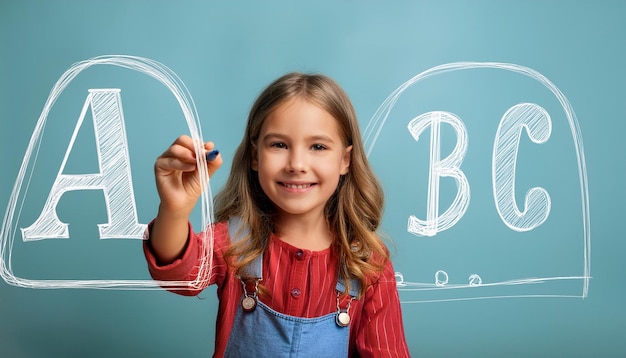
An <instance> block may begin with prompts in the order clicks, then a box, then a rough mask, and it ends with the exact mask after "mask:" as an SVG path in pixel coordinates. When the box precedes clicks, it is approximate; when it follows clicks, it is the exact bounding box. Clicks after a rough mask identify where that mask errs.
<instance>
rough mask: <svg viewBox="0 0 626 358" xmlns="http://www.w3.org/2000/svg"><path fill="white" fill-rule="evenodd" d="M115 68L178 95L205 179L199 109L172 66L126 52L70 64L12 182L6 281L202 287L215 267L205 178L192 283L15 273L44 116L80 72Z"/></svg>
mask: <svg viewBox="0 0 626 358" xmlns="http://www.w3.org/2000/svg"><path fill="white" fill-rule="evenodd" d="M98 65H100V66H102V65H108V66H115V67H121V68H125V69H129V70H133V71H137V72H139V73H142V74H145V75H147V76H150V77H152V78H154V79H156V80H157V81H159V82H161V84H163V85H164V86H166V87H167V88H168V89H169V90H170V92H171V93H172V94H173V95H174V97H175V98H176V100H177V102H178V104H179V105H180V107H181V110H182V112H183V115H184V117H185V121H186V123H187V126H188V127H189V131H190V134H191V137H192V139H193V140H194V143H195V144H194V146H195V148H194V149H195V152H196V157H197V158H198V159H197V163H198V167H199V170H200V173H201V175H204V176H205V177H207V178H208V172H207V166H206V162H205V161H204V160H202V158H204V156H203V146H202V143H203V140H202V135H201V133H202V130H201V125H200V121H199V116H198V112H197V109H196V106H195V103H194V101H193V98H192V96H191V94H190V93H189V91H188V89H187V87H186V86H185V84H184V83H183V82H182V80H181V79H180V78H179V77H178V75H176V73H174V72H173V71H172V70H171V69H169V68H168V67H167V66H165V65H164V64H162V63H159V62H157V61H154V60H151V59H148V58H143V57H137V56H127V55H104V56H98V57H93V58H91V59H88V60H84V61H80V62H77V63H75V64H73V65H72V66H71V67H70V68H69V69H68V70H67V71H65V72H64V73H63V75H62V76H61V77H60V78H59V79H58V80H57V82H56V83H55V85H54V86H53V88H52V89H51V91H50V94H49V95H48V98H47V100H46V102H45V104H44V107H43V110H42V112H41V115H40V116H39V119H38V121H37V124H36V126H35V130H34V131H33V135H32V137H31V139H30V142H29V144H28V147H27V150H26V153H25V155H24V159H23V161H22V165H21V167H20V170H19V172H18V176H17V179H16V181H15V184H14V186H13V190H12V192H11V196H10V198H9V203H8V205H7V210H6V212H5V215H4V218H3V221H2V229H1V231H0V276H1V277H2V278H3V279H4V281H6V282H7V283H8V284H10V285H13V286H18V287H24V288H39V289H58V288H92V289H161V288H163V287H167V288H176V289H189V290H194V289H198V288H201V287H204V286H206V283H207V282H208V280H209V277H210V274H211V268H212V267H213V231H212V225H211V218H212V216H213V204H212V195H211V188H210V185H209V183H208V182H203V190H202V195H201V199H200V201H201V207H202V227H204V228H205V229H204V230H205V231H204V239H203V241H202V245H201V250H202V252H203V255H202V258H201V263H200V267H199V274H198V276H197V277H196V279H195V280H192V281H158V280H63V279H58V280H32V279H28V278H22V277H17V276H15V275H14V273H13V270H12V265H11V251H12V248H13V242H14V238H15V235H16V233H17V231H18V230H17V229H18V228H17V225H16V224H17V223H18V222H19V218H20V215H21V210H22V207H23V205H24V201H25V200H26V193H27V192H28V185H29V182H30V178H31V176H32V174H33V171H34V168H35V164H36V162H37V157H38V152H39V146H40V145H41V139H42V137H43V130H44V128H45V126H46V122H47V120H48V114H49V112H50V111H51V110H52V107H53V106H54V104H55V102H56V101H57V99H58V98H59V96H60V95H61V94H62V93H63V91H64V90H65V89H66V87H67V86H68V85H69V84H70V83H71V82H72V80H73V79H74V78H75V77H76V76H78V75H79V74H80V73H81V72H82V71H84V70H86V69H88V68H90V67H92V66H98Z"/></svg>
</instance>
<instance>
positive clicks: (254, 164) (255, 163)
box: [250, 143, 259, 172]
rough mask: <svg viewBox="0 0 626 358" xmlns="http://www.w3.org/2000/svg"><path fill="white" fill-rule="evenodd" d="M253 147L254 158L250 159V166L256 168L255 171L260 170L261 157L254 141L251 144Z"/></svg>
mask: <svg viewBox="0 0 626 358" xmlns="http://www.w3.org/2000/svg"><path fill="white" fill-rule="evenodd" d="M251 147H252V150H251V152H252V160H251V161H250V163H251V164H250V167H251V168H252V170H254V171H255V172H257V171H259V159H258V158H259V157H258V152H257V150H256V145H255V144H254V143H252V144H251Z"/></svg>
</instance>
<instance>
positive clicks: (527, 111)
mask: <svg viewBox="0 0 626 358" xmlns="http://www.w3.org/2000/svg"><path fill="white" fill-rule="evenodd" d="M472 69H497V70H503V71H509V72H513V73H517V74H520V75H523V76H526V77H529V78H531V79H534V80H535V81H537V82H538V83H540V84H541V85H543V86H544V87H546V88H547V89H548V90H549V91H550V92H551V93H552V94H553V95H554V96H555V97H556V99H557V100H558V101H559V103H560V104H561V107H562V109H563V111H564V114H565V117H566V119H567V122H568V127H569V129H570V132H571V135H572V138H573V141H574V149H575V154H576V163H577V167H578V182H579V185H580V195H581V211H582V226H583V275H582V276H566V277H563V276H559V277H539V278H537V277H533V278H524V279H516V280H508V281H501V282H492V283H485V282H483V280H482V278H481V277H480V276H478V275H477V274H472V275H471V276H470V278H469V280H468V283H466V284H450V283H448V274H447V273H446V272H445V271H443V270H438V271H437V272H436V273H435V280H434V282H428V283H418V282H410V281H407V280H405V277H404V275H403V274H402V273H401V272H397V273H396V283H397V286H398V289H399V290H400V291H419V290H438V289H469V288H474V289H480V288H481V287H493V286H508V285H525V284H536V283H544V282H548V281H567V280H582V292H581V294H580V295H566V294H563V295H558V294H557V295H541V294H538V295H515V296H512V295H509V296H507V295H502V296H477V297H476V296H474V297H471V298H469V297H468V298H450V299H440V300H423V301H403V303H420V302H434V301H459V300H470V299H491V298H504V297H576V298H586V297H587V295H588V291H589V280H590V278H591V276H590V270H591V230H590V215H589V190H588V180H587V168H586V161H585V153H584V148H583V140H582V134H581V130H580V126H579V124H578V119H577V118H576V114H575V113H574V109H573V108H572V106H571V104H570V102H569V100H568V99H567V98H566V97H565V95H564V94H563V93H562V92H561V90H559V89H558V88H557V87H556V86H555V85H554V83H552V82H551V81H550V80H549V79H548V78H546V77H545V76H544V75H542V74H541V73H539V72H537V71H535V70H533V69H531V68H528V67H524V66H520V65H516V64H511V63H500V62H453V63H447V64H442V65H439V66H435V67H432V68H430V69H428V70H426V71H424V72H421V73H419V74H418V75H416V76H414V77H412V78H411V79H409V80H408V81H406V82H404V83H403V84H402V85H401V86H399V87H398V88H397V89H396V90H395V91H393V92H392V93H391V94H390V95H389V96H388V97H387V98H386V99H385V101H384V102H383V103H382V104H381V105H380V106H379V107H378V109H377V110H376V112H375V113H374V115H373V116H372V118H371V119H370V121H369V122H368V124H367V126H366V128H365V130H364V132H363V138H364V144H365V148H366V152H367V155H368V156H369V155H370V154H371V153H372V150H373V149H374V146H375V145H376V141H377V139H378V137H379V135H380V133H381V131H382V130H383V127H384V125H385V123H386V121H387V120H388V119H389V115H390V113H391V111H392V109H393V107H394V105H395V104H396V102H397V101H398V99H399V98H400V96H401V95H402V94H403V93H404V91H406V90H407V89H408V88H410V87H411V86H413V85H415V84H416V83H419V82H421V81H423V80H425V79H427V78H430V77H433V76H436V75H440V74H444V73H449V72H455V71H465V70H472ZM424 116H425V115H421V116H418V117H417V118H420V117H424ZM429 116H430V117H432V116H433V114H429ZM434 121H435V122H436V121H437V119H436V118H435V119H434ZM411 126H412V124H409V131H410V132H411V134H413V135H414V137H415V133H413V130H414V129H413V128H411ZM459 128H461V127H459V126H456V128H455V130H456V132H457V135H458V133H459ZM521 128H524V129H526V131H527V133H528V134H529V137H530V138H531V140H532V141H533V142H535V143H543V142H545V141H546V140H547V139H548V138H549V136H550V131H551V119H550V117H549V114H548V113H547V112H546V111H545V110H544V109H543V108H541V107H540V106H538V105H536V104H529V103H525V104H520V105H517V106H514V107H513V108H511V109H510V110H509V111H507V113H506V114H505V115H504V116H503V117H502V119H501V122H500V126H499V129H498V135H497V137H496V138H497V139H498V138H500V139H501V141H500V142H498V141H497V140H496V142H495V143H494V150H493V157H492V170H493V172H492V182H493V191H494V200H495V201H496V208H497V211H498V214H499V215H500V218H501V219H502V220H503V222H504V223H505V224H506V225H507V226H508V227H509V228H510V229H512V230H514V231H518V232H521V231H527V230H532V228H534V227H536V226H538V225H541V223H543V221H545V219H546V217H547V215H548V214H549V211H550V197H549V195H548V193H547V192H546V191H545V189H543V188H532V189H531V190H529V191H528V193H527V195H526V198H525V203H524V207H525V209H524V211H519V210H518V209H517V204H516V203H515V202H514V198H513V197H511V196H510V193H511V191H512V190H514V181H513V177H511V174H510V173H512V172H514V169H515V168H514V166H515V163H514V161H513V162H512V161H511V160H512V158H514V157H513V155H514V154H515V153H514V151H515V150H516V149H515V148H514V146H515V141H516V140H518V141H519V135H520V132H519V131H520V130H521ZM434 130H436V128H435V129H434ZM434 130H431V133H432V131H434ZM416 139H417V138H416ZM463 140H466V139H463ZM431 145H432V144H431ZM457 145H458V143H457ZM436 150H437V148H432V146H431V160H432V152H433V151H436ZM456 163H457V164H458V163H459V160H458V159H457V161H456ZM435 169H436V168H435ZM457 169H458V168H457ZM431 170H433V169H432V163H431ZM507 173H508V174H507ZM435 175H440V173H439V174H438V173H435ZM430 178H431V180H429V185H431V184H432V182H433V180H432V178H433V174H432V173H431V176H430ZM455 179H456V181H457V187H458V190H459V192H461V191H463V190H465V189H463V187H462V181H460V180H458V177H455ZM496 182H497V183H504V184H496ZM430 190H431V188H430V187H429V191H430ZM429 197H430V195H429ZM459 197H461V198H463V197H467V198H468V199H469V188H467V191H466V192H465V193H464V194H458V193H457V199H458V198H459ZM456 214H457V215H462V214H463V211H462V210H459V211H458V212H457V213H456ZM416 224H418V225H419V224H423V223H420V222H418V221H417V220H411V218H410V219H409V224H408V225H407V227H408V229H407V231H409V232H411V233H413V234H416V233H417V232H419V229H416V228H415V225H416ZM431 227H432V225H431ZM423 231H424V232H423V233H422V234H423V235H424V236H433V235H434V234H436V232H435V233H434V232H432V231H426V230H423ZM443 282H445V284H443Z"/></svg>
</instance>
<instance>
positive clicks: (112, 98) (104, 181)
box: [22, 89, 145, 241]
mask: <svg viewBox="0 0 626 358" xmlns="http://www.w3.org/2000/svg"><path fill="white" fill-rule="evenodd" d="M90 107H91V114H92V118H93V123H94V132H95V138H96V145H97V150H98V164H99V168H100V172H99V173H93V174H73V175H69V174H63V171H64V169H65V165H66V163H67V160H68V157H69V155H70V152H71V151H72V146H73V145H74V142H75V140H76V136H77V134H78V131H79V129H80V127H81V125H82V123H83V121H84V119H85V114H86V112H87V110H88V109H89V108H90ZM75 190H102V191H103V192H104V199H105V204H106V207H107V214H108V220H109V222H108V223H106V224H99V225H98V228H99V232H100V238H101V239H108V238H137V239H141V238H142V237H143V232H144V230H145V225H144V224H139V222H138V220H137V209H136V205H135V195H134V192H133V186H132V178H131V171H130V157H129V155H128V143H127V140H126V131H125V128H124V114H123V111H122V101H121V97H120V90H119V89H95V90H89V94H88V96H87V99H86V100H85V104H84V106H83V109H82V111H81V114H80V118H79V119H78V122H77V123H76V128H75V129H74V134H73V135H72V139H71V140H70V143H69V145H68V147H67V151H66V152H65V157H64V159H63V162H62V163H61V166H60V168H59V173H58V174H57V177H56V179H55V181H54V184H53V185H52V189H51V190H50V193H49V195H48V199H47V200H46V203H45V204H44V207H43V210H42V211H41V214H40V215H39V218H38V219H37V220H36V221H35V222H34V223H33V224H32V225H31V226H29V227H27V228H22V239H23V240H24V241H34V240H41V239H49V238H69V237H70V236H69V229H68V224H66V223H63V222H61V221H60V220H59V217H58V216H57V213H56V207H57V204H58V202H59V199H60V198H61V196H62V195H63V194H64V193H66V192H68V191H75ZM77 210H78V208H77Z"/></svg>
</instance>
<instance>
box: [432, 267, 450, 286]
mask: <svg viewBox="0 0 626 358" xmlns="http://www.w3.org/2000/svg"><path fill="white" fill-rule="evenodd" d="M447 284H448V274H447V273H446V272H445V271H443V270H439V271H437V272H435V286H437V287H443V286H445V285H447Z"/></svg>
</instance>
